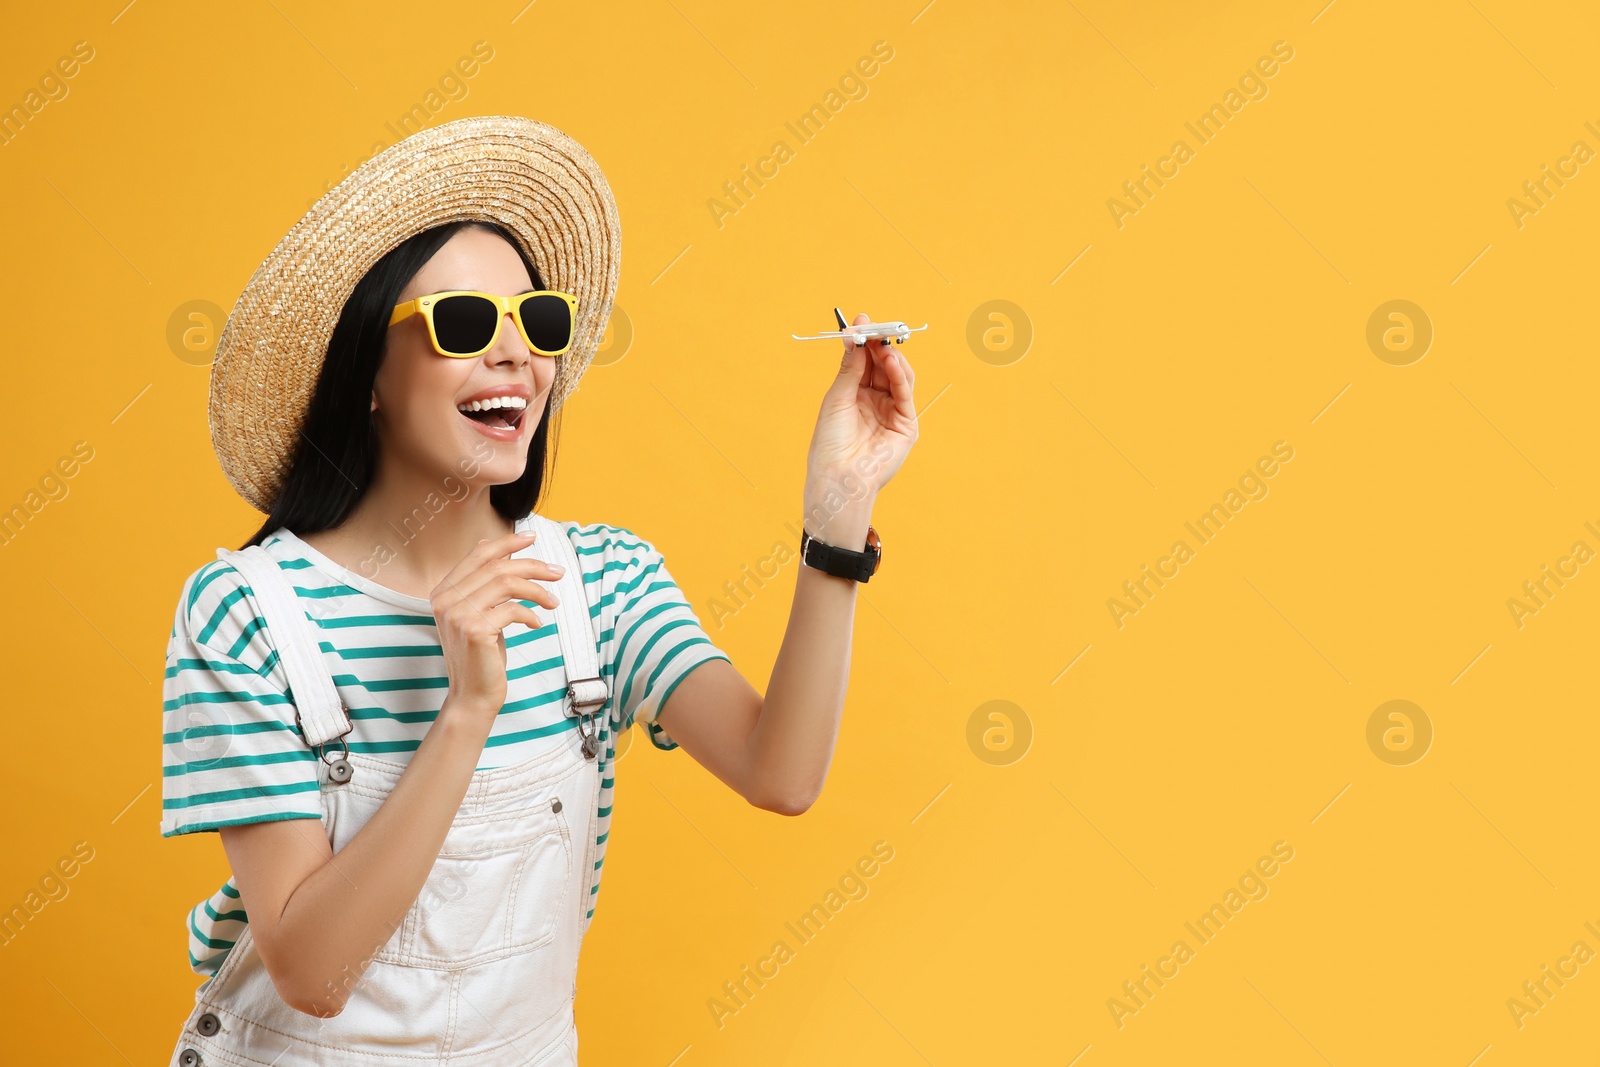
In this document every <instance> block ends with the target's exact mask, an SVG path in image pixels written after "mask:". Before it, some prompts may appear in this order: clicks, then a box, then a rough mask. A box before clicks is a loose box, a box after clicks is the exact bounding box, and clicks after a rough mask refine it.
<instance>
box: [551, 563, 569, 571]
mask: <svg viewBox="0 0 1600 1067" xmlns="http://www.w3.org/2000/svg"><path fill="white" fill-rule="evenodd" d="M550 569H551V570H553V571H555V572H556V573H557V574H565V573H567V568H565V567H563V566H562V565H561V564H559V563H552V564H550Z"/></svg>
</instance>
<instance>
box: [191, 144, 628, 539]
mask: <svg viewBox="0 0 1600 1067" xmlns="http://www.w3.org/2000/svg"><path fill="white" fill-rule="evenodd" d="M460 219H484V220H487V221H492V222H497V223H499V224H500V225H502V226H504V227H505V228H506V229H507V230H508V231H510V232H511V233H512V234H513V235H515V236H516V238H517V241H518V242H519V243H520V244H521V245H522V246H523V249H524V251H526V252H527V254H528V256H529V258H530V259H532V260H533V263H534V265H535V266H537V267H538V268H539V273H540V274H541V275H542V277H543V281H544V283H545V285H546V286H547V287H548V288H551V289H559V290H562V291H564V292H568V293H571V294H572V295H573V296H575V297H577V299H578V309H577V321H576V324H575V328H574V335H573V344H572V347H571V349H569V350H568V352H567V354H566V355H564V356H559V357H557V359H556V374H555V381H554V383H553V384H552V386H551V389H550V397H549V410H550V413H551V414H554V413H555V411H556V410H557V409H558V408H560V406H561V403H562V401H564V400H565V399H566V398H567V396H568V395H569V394H570V393H571V392H572V390H573V389H575V388H576V387H577V384H578V379H579V378H581V377H582V376H583V372H584V370H585V369H586V368H587V367H588V365H589V361H590V360H591V359H593V358H594V352H595V348H596V347H597V346H598V345H599V343H600V338H601V335H602V333H603V331H604V329H605V325H606V320H607V319H608V318H609V317H610V315H611V305H612V300H613V298H614V296H615V295H616V290H617V273H618V269H619V266H620V261H621V253H622V233H621V226H620V224H619V222H618V219H617V207H616V202H615V201H614V200H613V199H612V196H611V187H610V186H609V185H608V184H607V182H606V180H605V176H604V175H603V174H602V173H601V172H600V167H599V165H598V164H597V163H595V161H594V159H593V158H592V157H591V156H590V155H589V153H588V152H587V151H585V150H584V148H583V146H582V145H580V144H578V143H577V142H576V141H574V140H573V139H572V138H570V137H568V136H567V135H566V134H564V133H562V132H561V131H560V130H558V129H556V128H555V127H553V126H549V125H547V124H545V123H542V122H535V121H534V120H532V119H527V118H520V117H515V116H492V117H484V118H467V119H457V120H456V121H454V122H447V123H443V124H442V125H439V126H435V127H433V128H431V129H427V130H423V131H421V132H419V133H416V134H413V135H412V136H410V137H407V138H406V139H405V140H403V141H401V142H399V143H398V144H395V145H393V146H391V147H389V148H387V149H385V150H384V151H382V152H380V153H378V154H377V155H376V156H373V157H372V158H371V159H369V160H367V161H366V162H365V163H363V164H361V166H359V167H357V168H356V169H355V170H354V171H352V172H351V173H350V175H349V176H348V177H346V178H345V179H344V180H343V181H341V182H340V183H339V184H338V185H336V186H334V187H333V188H332V189H330V190H329V191H328V192H327V193H326V194H325V195H324V196H323V197H322V198H321V199H319V200H318V201H317V202H316V204H314V205H313V206H312V208H311V210H310V211H308V212H306V214H305V216H304V217H303V218H301V219H300V221H299V222H297V223H295V225H294V227H293V228H292V229H291V230H290V231H289V232H288V233H287V234H286V235H285V236H284V238H283V240H281V241H279V242H278V246H277V247H276V248H274V249H273V250H272V253H271V254H270V255H269V256H267V258H266V259H265V260H264V261H263V262H262V264H261V266H260V267H259V268H257V270H256V272H255V274H254V275H252V276H251V278H250V282H249V284H247V285H246V286H245V288H244V292H243V293H241V294H240V296H239V299H238V301H237V303H235V304H234V307H233V311H232V312H231V313H230V314H229V315H228V321H227V323H226V324H225V325H224V326H223V328H222V335H221V337H220V338H219V339H218V342H217V358H216V361H215V363H213V364H212V367H211V399H210V408H209V417H210V424H211V443H212V446H213V447H214V448H215V449H216V452H217V457H218V458H219V459H220V460H221V462H222V470H223V473H224V474H225V475H226V476H227V478H228V481H229V482H230V483H231V484H232V485H233V487H234V489H236V490H237V491H238V493H239V495H240V496H242V497H244V499H245V500H246V501H247V502H249V503H250V504H251V505H252V506H253V507H255V508H256V509H258V510H259V511H262V512H270V511H271V510H272V504H273V501H275V500H276V499H277V496H278V492H279V490H280V489H281V488H282V486H283V480H284V477H285V476H286V475H287V473H288V467H289V462H290V460H291V459H292V457H293V455H294V450H295V447H296V445H297V442H298V439H299V436H300V430H301V428H302V426H303V424H304V422H305V416H306V411H307V408H308V406H309V405H310V402H311V395H312V391H313V390H314V388H315V386H316V381H317V376H318V374H319V373H320V372H321V370H322V362H323V359H324V358H325V357H326V355H327V352H328V339H329V338H330V337H331V336H332V335H333V328H334V325H335V324H336V323H337V322H338V321H339V315H340V313H341V312H342V311H343V309H344V305H345V301H346V300H348V299H349V297H350V294H351V292H353V291H354V289H355V287H356V283H357V282H358V281H360V280H361V278H362V276H363V275H365V274H366V273H367V271H368V270H370V269H371V268H372V266H373V264H375V263H377V261H378V260H379V259H381V258H383V256H384V255H385V254H387V253H388V252H389V251H390V250H392V249H393V248H395V247H396V246H397V245H399V244H400V243H401V242H403V241H405V240H406V238H408V237H411V236H413V235H414V234H417V233H419V232H421V231H423V230H427V229H430V228H432V227H434V226H439V225H442V224H444V223H447V222H454V221H457V220H460Z"/></svg>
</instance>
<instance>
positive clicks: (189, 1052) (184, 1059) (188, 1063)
mask: <svg viewBox="0 0 1600 1067" xmlns="http://www.w3.org/2000/svg"><path fill="white" fill-rule="evenodd" d="M178 1062H179V1063H181V1064H183V1067H200V1053H198V1052H196V1051H195V1050H194V1049H192V1048H186V1049H184V1050H183V1054H182V1055H180V1056H179V1057H178Z"/></svg>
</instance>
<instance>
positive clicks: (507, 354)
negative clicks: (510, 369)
mask: <svg viewBox="0 0 1600 1067" xmlns="http://www.w3.org/2000/svg"><path fill="white" fill-rule="evenodd" d="M511 316H512V313H511V312H509V311H508V312H506V313H505V314H504V315H502V316H500V336H499V337H497V338H495V342H494V344H493V345H491V346H490V347H489V351H487V352H485V353H484V354H483V358H484V359H485V360H487V361H488V363H489V365H490V366H491V367H493V366H499V365H500V364H502V363H511V364H512V365H513V366H516V367H523V366H526V365H527V363H528V361H529V360H530V359H532V358H533V353H532V352H530V351H529V350H528V346H527V345H526V344H524V343H523V341H522V334H521V333H520V332H519V331H518V330H517V323H516V321H515V320H514V319H513V318H512V317H511Z"/></svg>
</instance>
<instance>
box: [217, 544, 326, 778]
mask: <svg viewBox="0 0 1600 1067" xmlns="http://www.w3.org/2000/svg"><path fill="white" fill-rule="evenodd" d="M217 558H218V559H221V560H226V561H227V562H228V564H229V565H231V566H232V567H233V568H234V569H236V570H238V571H239V572H240V573H241V574H243V575H244V577H245V581H247V582H249V583H250V589H251V590H252V591H253V592H254V593H255V600H256V606H257V607H258V608H260V609H261V614H262V616H263V617H264V618H265V619H266V620H267V633H268V634H269V635H270V636H271V637H272V643H273V646H274V647H275V648H277V650H278V659H279V661H280V662H281V663H282V664H283V670H284V673H285V674H287V675H288V676H289V692H290V695H291V696H292V697H293V699H294V706H295V719H296V721H297V722H298V724H299V726H300V732H301V733H302V734H304V735H305V739H306V744H308V745H310V746H311V747H312V748H314V749H315V748H317V747H319V746H321V745H325V744H327V743H328V742H329V741H332V740H334V739H335V738H339V737H343V736H344V735H345V734H347V733H349V732H350V715H349V713H348V712H347V711H346V710H345V706H344V702H343V701H342V700H340V699H339V691H338V689H337V688H336V687H335V686H334V684H333V676H332V675H330V674H329V673H328V665H327V664H326V663H325V662H324V661H323V659H322V648H321V643H320V641H319V640H318V637H317V634H316V632H315V631H314V630H313V629H312V626H311V620H310V619H308V618H306V613H305V611H304V610H303V609H302V608H301V607H300V598H299V595H298V594H297V593H295V591H294V585H293V583H292V582H290V581H289V579H288V577H287V576H286V575H285V574H284V573H283V569H282V568H281V567H279V566H278V561H277V560H276V559H274V558H273V557H272V554H271V553H270V552H268V551H267V550H266V549H265V548H263V547H261V546H260V545H250V546H249V547H247V548H243V549H240V550H238V551H236V552H235V551H229V550H228V549H226V548H219V549H217Z"/></svg>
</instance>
